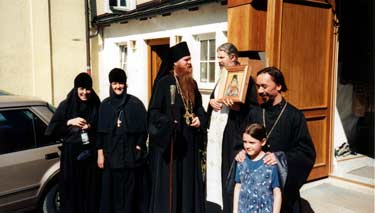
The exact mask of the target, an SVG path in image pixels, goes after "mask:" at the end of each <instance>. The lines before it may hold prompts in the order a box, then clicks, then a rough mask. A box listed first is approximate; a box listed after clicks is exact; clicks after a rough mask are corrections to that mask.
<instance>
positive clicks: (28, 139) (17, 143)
mask: <svg viewBox="0 0 375 213" xmlns="http://www.w3.org/2000/svg"><path fill="white" fill-rule="evenodd" d="M46 128H47V125H46V124H45V123H44V122H43V121H42V120H41V119H40V118H39V117H37V116H36V115H35V114H34V113H33V112H31V111H30V110H28V109H19V110H6V111H0V139H1V140H0V154H5V153H10V152H17V151H22V150H26V149H31V148H36V147H40V146H46V145H50V144H53V142H52V141H50V140H49V139H48V138H47V137H45V136H44V131H45V129H46Z"/></svg>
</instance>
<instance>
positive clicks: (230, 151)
mask: <svg viewBox="0 0 375 213" xmlns="http://www.w3.org/2000/svg"><path fill="white" fill-rule="evenodd" d="M215 90H216V88H215V89H214V90H213V91H212V93H211V96H210V99H214V98H215ZM254 105H258V100H257V92H256V87H255V82H254V80H253V78H250V80H249V86H248V88H247V92H246V99H245V103H244V104H240V110H239V111H236V110H229V114H228V120H227V124H226V126H225V129H224V133H223V142H222V158H221V159H222V162H221V180H222V189H223V190H222V194H223V205H224V206H223V207H224V208H223V211H221V208H220V206H219V205H217V204H214V203H211V202H207V203H206V208H207V209H206V210H207V212H210V213H215V212H226V213H232V212H233V193H230V192H227V190H225V180H226V179H227V176H228V173H229V170H230V166H231V164H232V161H233V159H234V157H235V156H236V155H237V153H238V152H239V151H240V150H242V148H243V145H242V134H241V133H242V132H241V124H242V123H243V121H244V119H245V118H246V115H247V114H248V112H249V110H250V109H251V108H252V107H253V106H254ZM212 110H213V108H212V107H211V105H210V104H209V105H208V108H207V114H208V119H207V127H208V128H209V125H210V119H211V114H212Z"/></svg>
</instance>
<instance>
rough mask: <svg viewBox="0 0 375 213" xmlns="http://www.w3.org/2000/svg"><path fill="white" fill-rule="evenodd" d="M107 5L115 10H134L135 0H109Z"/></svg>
mask: <svg viewBox="0 0 375 213" xmlns="http://www.w3.org/2000/svg"><path fill="white" fill-rule="evenodd" d="M109 6H110V7H112V8H113V9H115V10H123V11H129V10H134V9H135V0H109Z"/></svg>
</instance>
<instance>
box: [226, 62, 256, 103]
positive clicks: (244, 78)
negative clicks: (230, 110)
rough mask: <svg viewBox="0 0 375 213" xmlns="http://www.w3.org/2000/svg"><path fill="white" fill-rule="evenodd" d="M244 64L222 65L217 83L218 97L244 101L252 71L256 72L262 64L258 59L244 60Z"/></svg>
mask: <svg viewBox="0 0 375 213" xmlns="http://www.w3.org/2000/svg"><path fill="white" fill-rule="evenodd" d="M245 63H246V64H243V65H237V66H230V67H224V68H223V70H222V71H221V72H222V73H221V76H220V78H221V79H223V80H221V81H220V83H219V98H230V99H232V101H233V102H240V103H245V99H246V93H247V88H248V87H249V80H250V76H251V73H252V72H254V73H255V72H257V71H258V70H260V69H261V68H263V65H262V63H261V61H260V60H246V61H245Z"/></svg>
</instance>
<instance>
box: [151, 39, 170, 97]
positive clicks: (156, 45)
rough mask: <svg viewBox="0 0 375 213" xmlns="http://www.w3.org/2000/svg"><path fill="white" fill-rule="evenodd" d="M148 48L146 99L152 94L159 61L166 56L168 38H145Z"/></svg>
mask: <svg viewBox="0 0 375 213" xmlns="http://www.w3.org/2000/svg"><path fill="white" fill-rule="evenodd" d="M147 49H148V51H147V52H148V53H147V54H148V57H147V58H148V75H149V76H148V79H149V82H148V99H149V100H150V98H151V95H152V87H153V86H154V81H155V78H156V76H157V74H158V71H159V68H160V65H161V62H162V61H163V60H164V59H165V58H166V57H167V53H168V50H169V38H158V39H150V40H147Z"/></svg>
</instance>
